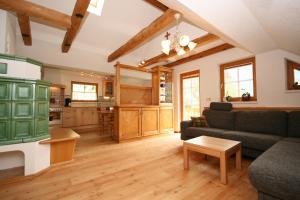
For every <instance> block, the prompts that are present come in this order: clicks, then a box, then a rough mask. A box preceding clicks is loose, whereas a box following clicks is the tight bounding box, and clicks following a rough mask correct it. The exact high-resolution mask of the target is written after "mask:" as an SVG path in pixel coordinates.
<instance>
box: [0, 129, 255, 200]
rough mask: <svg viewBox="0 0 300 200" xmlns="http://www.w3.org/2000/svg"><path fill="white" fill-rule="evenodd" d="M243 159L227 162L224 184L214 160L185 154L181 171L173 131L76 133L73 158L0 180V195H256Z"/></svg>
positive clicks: (215, 199)
mask: <svg viewBox="0 0 300 200" xmlns="http://www.w3.org/2000/svg"><path fill="white" fill-rule="evenodd" d="M250 163H251V160H247V159H243V162H242V170H241V171H239V170H236V169H235V162H234V158H232V159H231V160H230V163H229V177H228V180H229V184H228V185H223V184H221V183H220V180H219V161H218V159H215V158H212V157H208V160H204V158H203V157H202V156H201V155H199V154H196V153H191V161H190V170H189V171H185V170H183V152H182V141H181V140H180V139H179V134H173V135H164V136H158V137H151V138H146V139H143V140H139V141H133V142H126V143H121V144H116V143H114V142H113V141H111V140H110V139H109V138H103V137H102V138H100V137H99V135H98V134H97V133H85V134H82V135H81V138H80V139H79V141H78V145H77V148H76V151H75V158H74V162H71V163H67V164H63V165H60V166H55V167H52V168H51V169H50V170H48V171H47V172H46V173H43V174H42V175H40V176H38V177H36V178H34V179H33V180H24V181H19V182H14V183H9V184H5V185H0V199H66V200H67V199H72V200H73V199H105V200H113V199H125V200H126V199H128V200H129V199H130V200H134V199H151V200H152V199H164V200H165V199H188V200H190V199H205V200H210V199H211V200H219V199H224V200H226V199H230V200H231V199H236V200H238V199H243V200H254V199H257V192H256V191H255V189H254V188H253V187H252V185H251V183H250V182H249V179H248V175H247V168H248V166H249V164H250Z"/></svg>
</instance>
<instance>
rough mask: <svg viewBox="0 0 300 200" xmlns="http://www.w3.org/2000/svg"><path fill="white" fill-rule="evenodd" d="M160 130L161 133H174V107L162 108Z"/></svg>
mask: <svg viewBox="0 0 300 200" xmlns="http://www.w3.org/2000/svg"><path fill="white" fill-rule="evenodd" d="M159 129H160V133H173V132H174V116H173V107H160V110H159Z"/></svg>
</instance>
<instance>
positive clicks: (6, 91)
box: [0, 77, 50, 145]
mask: <svg viewBox="0 0 300 200" xmlns="http://www.w3.org/2000/svg"><path fill="white" fill-rule="evenodd" d="M49 87H50V83H48V82H44V81H40V80H28V79H18V78H9V77H0V145H7V144H15V143H22V142H33V141H38V140H42V139H45V138H49V133H48V120H49V118H48V116H49V91H50V90H49Z"/></svg>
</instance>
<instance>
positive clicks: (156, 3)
mask: <svg viewBox="0 0 300 200" xmlns="http://www.w3.org/2000/svg"><path fill="white" fill-rule="evenodd" d="M144 1H146V2H147V3H149V4H151V5H152V6H154V7H156V8H158V9H159V10H161V11H163V12H166V11H167V10H168V9H169V8H168V6H166V5H164V4H162V3H160V2H159V1H157V0H144Z"/></svg>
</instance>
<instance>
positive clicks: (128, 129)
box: [119, 108, 141, 140]
mask: <svg viewBox="0 0 300 200" xmlns="http://www.w3.org/2000/svg"><path fill="white" fill-rule="evenodd" d="M140 136H141V109H140V108H120V110H119V137H120V139H121V140H123V139H131V138H136V137H140Z"/></svg>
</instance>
